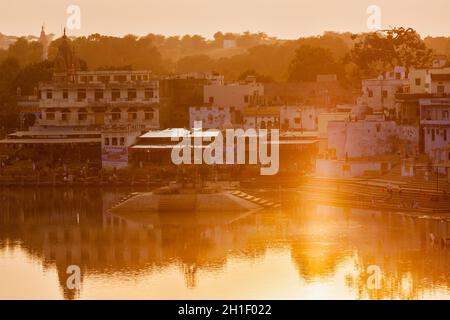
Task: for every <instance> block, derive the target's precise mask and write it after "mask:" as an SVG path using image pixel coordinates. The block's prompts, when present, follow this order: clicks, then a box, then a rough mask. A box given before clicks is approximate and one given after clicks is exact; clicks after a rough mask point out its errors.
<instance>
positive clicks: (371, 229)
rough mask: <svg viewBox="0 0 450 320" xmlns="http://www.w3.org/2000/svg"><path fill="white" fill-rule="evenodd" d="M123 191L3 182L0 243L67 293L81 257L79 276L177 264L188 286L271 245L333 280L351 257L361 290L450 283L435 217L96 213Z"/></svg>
mask: <svg viewBox="0 0 450 320" xmlns="http://www.w3.org/2000/svg"><path fill="white" fill-rule="evenodd" d="M125 193H126V192H124V193H123V194H121V193H120V192H108V191H106V190H103V191H98V190H95V189H88V190H86V189H73V190H69V189H66V190H64V191H62V190H56V189H41V190H30V189H17V190H1V191H0V199H1V200H2V201H1V204H0V207H1V212H2V214H1V215H0V250H1V249H4V247H5V246H6V244H5V243H10V245H11V244H12V243H16V244H17V243H20V245H21V247H22V248H23V249H24V250H26V251H27V252H28V253H29V254H30V255H32V256H34V257H37V258H38V259H39V260H42V263H43V265H44V269H45V270H48V269H49V268H52V267H53V266H56V270H57V272H58V277H59V285H60V286H61V288H62V290H63V291H64V296H65V297H66V298H75V297H76V296H77V292H74V291H71V290H68V289H65V288H66V281H67V277H68V274H67V273H66V270H67V267H68V266H69V265H78V266H80V268H81V272H82V280H86V278H87V277H88V276H89V275H92V274H97V275H98V274H102V275H107V276H108V277H120V276H121V275H123V274H126V275H129V274H130V272H131V273H132V274H133V276H135V277H136V276H139V275H144V274H148V273H149V272H150V273H155V272H160V271H161V270H162V269H164V268H168V267H173V266H178V268H179V272H180V274H182V275H183V276H184V279H185V282H186V286H187V287H196V286H197V284H198V281H201V280H202V279H199V278H198V277H199V274H201V272H202V271H207V272H214V271H218V270H222V269H224V266H225V265H226V263H227V261H228V260H229V259H230V258H234V257H243V258H245V259H246V260H247V261H251V260H253V259H258V258H261V257H264V256H265V254H266V251H267V249H268V248H271V247H277V248H280V247H282V248H284V249H286V250H289V251H290V253H291V260H292V263H293V265H294V266H295V267H296V268H297V270H298V272H299V275H300V277H301V279H303V280H306V281H308V282H309V281H315V280H317V279H322V280H325V281H334V280H333V279H334V277H335V275H336V274H338V271H339V270H340V268H341V266H342V265H343V264H345V263H348V262H350V263H351V266H352V268H353V269H354V271H353V272H350V271H349V272H348V275H347V276H346V277H347V278H346V279H345V280H346V283H347V285H348V286H349V287H351V288H352V289H354V290H355V291H356V292H357V293H359V294H360V296H361V297H367V296H369V297H375V298H395V297H401V296H405V297H418V296H419V295H420V294H421V292H423V291H424V289H426V288H429V285H430V283H431V284H432V285H441V286H444V287H449V286H450V282H449V280H448V277H446V276H445V275H446V274H447V273H448V263H449V262H450V261H449V260H450V255H449V252H448V251H444V250H442V249H438V245H436V246H435V247H434V248H433V247H431V245H430V243H429V241H428V238H427V237H428V234H429V233H430V232H433V230H435V226H432V225H431V223H429V225H427V222H425V221H412V220H409V219H403V218H401V217H395V216H392V215H388V214H386V213H378V212H374V211H361V210H351V209H345V210H343V209H333V208H329V207H315V206H314V205H312V204H311V205H306V206H304V211H303V212H297V213H291V212H290V211H289V210H285V211H283V212H278V213H276V214H273V213H270V212H268V213H261V214H257V215H252V216H247V217H245V218H243V219H238V220H235V218H236V217H233V216H232V215H228V216H227V215H211V214H203V215H201V214H198V215H194V214H191V215H189V214H162V215H147V216H144V217H142V216H127V215H121V216H113V215H110V214H107V213H103V212H104V211H105V209H106V208H108V207H110V206H111V204H112V203H114V202H115V201H117V200H118V198H120V197H121V196H123V195H124V194H125ZM434 232H435V231H434ZM5 240H6V241H5ZM431 263H433V265H432V266H431ZM369 265H378V266H379V267H380V268H381V270H382V272H383V277H384V278H383V279H384V280H383V281H384V282H383V286H384V287H383V288H382V290H381V291H373V290H369V289H367V287H366V280H367V274H366V268H367V267H368V266H369ZM267 276H268V277H271V276H273V277H276V276H277V275H276V274H274V275H267ZM423 279H428V280H427V281H428V282H427V283H422V282H421V281H422V280H423ZM243 285H245V283H243ZM427 286H428V287H427ZM82 288H83V287H82ZM406 292H408V293H407V294H406Z"/></svg>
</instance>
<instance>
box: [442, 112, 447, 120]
mask: <svg viewBox="0 0 450 320" xmlns="http://www.w3.org/2000/svg"><path fill="white" fill-rule="evenodd" d="M442 118H443V119H448V110H444V111H442Z"/></svg>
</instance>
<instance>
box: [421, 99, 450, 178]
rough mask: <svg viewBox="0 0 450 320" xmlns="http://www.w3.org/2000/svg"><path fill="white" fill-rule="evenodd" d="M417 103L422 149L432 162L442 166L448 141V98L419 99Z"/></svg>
mask: <svg viewBox="0 0 450 320" xmlns="http://www.w3.org/2000/svg"><path fill="white" fill-rule="evenodd" d="M419 104H420V129H421V138H422V139H421V143H422V146H421V147H422V150H423V152H424V153H425V154H427V155H428V157H429V159H430V160H431V161H432V162H433V164H435V165H438V166H444V165H445V164H446V163H447V161H448V149H447V148H448V144H449V141H450V98H441V99H438V98H429V99H420V101H419ZM440 171H442V169H441V170H440Z"/></svg>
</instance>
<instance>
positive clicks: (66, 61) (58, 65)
mask: <svg viewBox="0 0 450 320" xmlns="http://www.w3.org/2000/svg"><path fill="white" fill-rule="evenodd" d="M59 41H60V44H59V47H58V53H57V55H56V58H55V69H56V71H57V72H64V71H68V70H70V69H74V68H75V67H76V66H75V60H76V59H75V56H74V53H73V50H72V48H71V41H70V39H69V38H68V37H67V36H66V29H64V35H63V36H62V37H61V39H60V40H59Z"/></svg>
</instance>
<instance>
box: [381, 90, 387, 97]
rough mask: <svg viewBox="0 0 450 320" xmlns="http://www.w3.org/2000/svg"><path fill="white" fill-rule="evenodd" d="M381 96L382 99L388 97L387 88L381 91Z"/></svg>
mask: <svg viewBox="0 0 450 320" xmlns="http://www.w3.org/2000/svg"><path fill="white" fill-rule="evenodd" d="M381 96H382V97H383V99H386V98H387V97H388V92H387V90H383V91H381Z"/></svg>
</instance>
